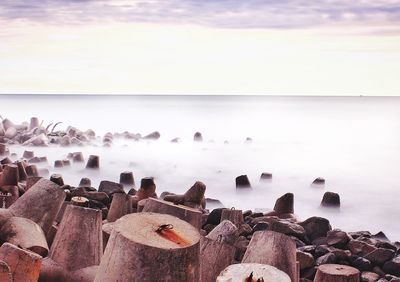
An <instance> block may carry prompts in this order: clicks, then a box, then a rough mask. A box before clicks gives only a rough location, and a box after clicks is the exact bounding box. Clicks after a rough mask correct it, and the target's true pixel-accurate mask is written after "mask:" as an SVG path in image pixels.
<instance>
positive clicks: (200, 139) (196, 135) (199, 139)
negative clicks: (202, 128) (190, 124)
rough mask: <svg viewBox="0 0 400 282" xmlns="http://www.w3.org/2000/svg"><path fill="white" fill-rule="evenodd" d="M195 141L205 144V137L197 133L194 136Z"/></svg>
mask: <svg viewBox="0 0 400 282" xmlns="http://www.w3.org/2000/svg"><path fill="white" fill-rule="evenodd" d="M193 141H196V142H203V136H202V135H201V133H200V132H196V133H195V134H194V136H193Z"/></svg>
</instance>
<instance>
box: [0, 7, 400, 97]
mask: <svg viewBox="0 0 400 282" xmlns="http://www.w3.org/2000/svg"><path fill="white" fill-rule="evenodd" d="M399 77H400V0H352V1H349V0H320V1H312V0H276V1H273V0H246V1H242V0H129V1H128V0H98V1H96V0H30V1H23V0H1V1H0V93H16V94H19V93H43V94H56V93H62V94H208V95H211V94H220V95H229V94H234V95H235V94H238V95H247V94H248V95H374V96H391V95H399V94H400V83H399V81H400V79H399Z"/></svg>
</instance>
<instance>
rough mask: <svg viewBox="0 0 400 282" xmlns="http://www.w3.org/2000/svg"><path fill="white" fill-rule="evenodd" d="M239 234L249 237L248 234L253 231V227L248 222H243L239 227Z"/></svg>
mask: <svg viewBox="0 0 400 282" xmlns="http://www.w3.org/2000/svg"><path fill="white" fill-rule="evenodd" d="M238 232H239V236H245V237H247V236H248V235H250V234H252V233H253V229H252V228H251V227H250V225H248V224H246V223H245V224H242V225H240V227H239V231H238Z"/></svg>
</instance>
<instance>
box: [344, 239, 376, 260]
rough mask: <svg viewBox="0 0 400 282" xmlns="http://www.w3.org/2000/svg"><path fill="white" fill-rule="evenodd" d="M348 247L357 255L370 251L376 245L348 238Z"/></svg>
mask: <svg viewBox="0 0 400 282" xmlns="http://www.w3.org/2000/svg"><path fill="white" fill-rule="evenodd" d="M348 248H349V250H350V251H351V253H352V254H353V255H357V256H365V255H367V254H369V253H370V252H372V251H374V250H376V247H374V246H373V245H371V244H368V243H366V242H363V241H360V240H350V241H349V243H348Z"/></svg>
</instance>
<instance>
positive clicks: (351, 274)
mask: <svg viewBox="0 0 400 282" xmlns="http://www.w3.org/2000/svg"><path fill="white" fill-rule="evenodd" d="M314 281H315V282H359V281H360V271H359V270H358V269H356V268H354V267H351V266H346V265H339V264H323V265H320V266H319V267H318V270H317V274H316V275H315V279H314Z"/></svg>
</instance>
